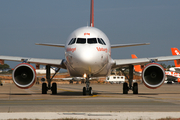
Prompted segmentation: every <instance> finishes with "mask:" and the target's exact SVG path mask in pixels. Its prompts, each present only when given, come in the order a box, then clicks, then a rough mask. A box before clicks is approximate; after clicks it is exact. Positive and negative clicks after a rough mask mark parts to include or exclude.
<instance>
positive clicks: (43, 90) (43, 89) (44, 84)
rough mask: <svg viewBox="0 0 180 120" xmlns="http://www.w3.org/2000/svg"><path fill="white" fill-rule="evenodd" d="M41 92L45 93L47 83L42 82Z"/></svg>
mask: <svg viewBox="0 0 180 120" xmlns="http://www.w3.org/2000/svg"><path fill="white" fill-rule="evenodd" d="M42 94H47V84H46V83H43V84H42Z"/></svg>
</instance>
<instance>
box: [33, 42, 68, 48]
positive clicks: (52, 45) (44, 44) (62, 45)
mask: <svg viewBox="0 0 180 120" xmlns="http://www.w3.org/2000/svg"><path fill="white" fill-rule="evenodd" d="M36 45H43V46H51V47H63V48H64V47H65V45H64V44H51V43H36Z"/></svg>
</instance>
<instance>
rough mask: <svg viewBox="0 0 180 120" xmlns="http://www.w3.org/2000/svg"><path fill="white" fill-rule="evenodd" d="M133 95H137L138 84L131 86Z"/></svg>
mask: <svg viewBox="0 0 180 120" xmlns="http://www.w3.org/2000/svg"><path fill="white" fill-rule="evenodd" d="M133 94H138V84H137V83H134V84H133Z"/></svg>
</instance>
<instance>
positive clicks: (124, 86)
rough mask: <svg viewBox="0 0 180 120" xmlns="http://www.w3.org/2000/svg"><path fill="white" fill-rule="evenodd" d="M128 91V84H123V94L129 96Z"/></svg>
mask: <svg viewBox="0 0 180 120" xmlns="http://www.w3.org/2000/svg"><path fill="white" fill-rule="evenodd" d="M128 90H129V88H128V84H127V83H126V82H125V83H123V94H128Z"/></svg>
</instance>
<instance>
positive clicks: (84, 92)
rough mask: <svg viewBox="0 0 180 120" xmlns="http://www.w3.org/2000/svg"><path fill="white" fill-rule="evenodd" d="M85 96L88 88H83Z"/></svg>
mask: <svg viewBox="0 0 180 120" xmlns="http://www.w3.org/2000/svg"><path fill="white" fill-rule="evenodd" d="M83 95H86V87H83Z"/></svg>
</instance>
